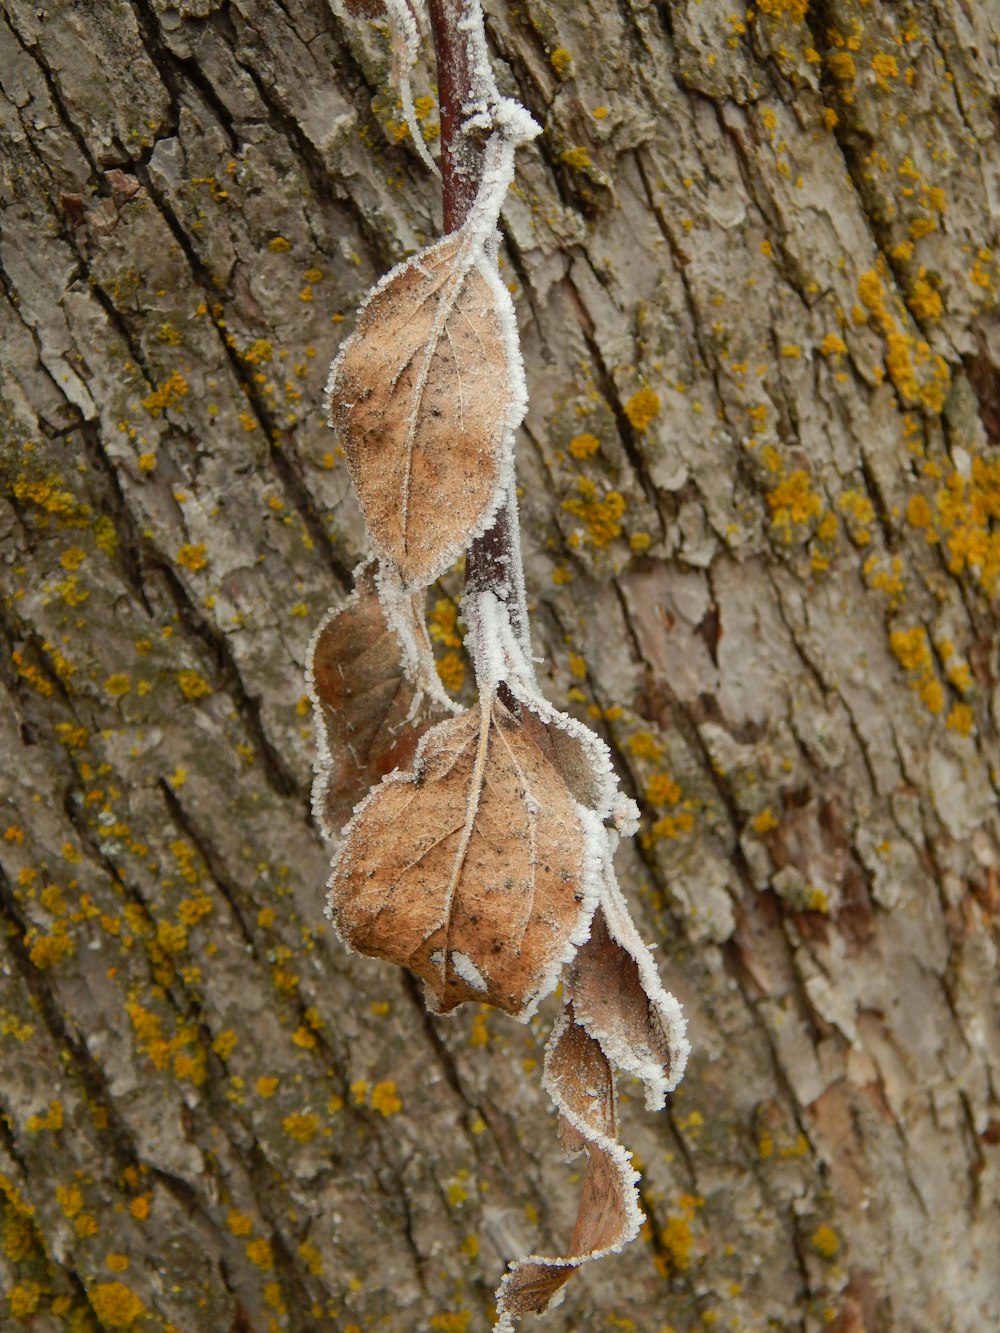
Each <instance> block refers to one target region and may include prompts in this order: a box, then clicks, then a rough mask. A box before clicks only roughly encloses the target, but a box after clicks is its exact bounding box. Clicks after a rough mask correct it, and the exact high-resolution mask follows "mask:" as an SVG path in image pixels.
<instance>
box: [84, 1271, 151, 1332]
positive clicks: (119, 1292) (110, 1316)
mask: <svg viewBox="0 0 1000 1333" xmlns="http://www.w3.org/2000/svg"><path fill="white" fill-rule="evenodd" d="M89 1295H90V1303H91V1305H92V1306H93V1309H94V1313H95V1314H96V1315H97V1317H98V1319H99V1320H100V1321H101V1323H102V1324H103V1325H104V1327H105V1328H131V1327H132V1325H133V1324H134V1323H135V1321H136V1320H137V1319H138V1318H139V1316H140V1315H141V1314H143V1313H144V1311H145V1306H144V1305H143V1303H142V1301H141V1300H140V1299H139V1297H138V1296H137V1295H136V1294H135V1292H134V1291H132V1290H130V1289H129V1288H128V1287H126V1286H125V1284H124V1283H123V1282H99V1283H98V1284H97V1286H96V1287H94V1288H93V1290H92V1291H91V1292H90V1293H89Z"/></svg>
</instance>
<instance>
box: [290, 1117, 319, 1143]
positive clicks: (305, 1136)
mask: <svg viewBox="0 0 1000 1333" xmlns="http://www.w3.org/2000/svg"><path fill="white" fill-rule="evenodd" d="M281 1128H282V1129H283V1130H284V1131H285V1133H286V1134H287V1135H288V1137H289V1138H290V1139H295V1141H296V1142H297V1143H311V1142H312V1141H313V1139H314V1138H315V1137H316V1134H317V1133H318V1131H319V1116H318V1115H316V1114H315V1113H314V1112H312V1111H306V1112H293V1113H292V1114H291V1115H286V1116H285V1118H284V1119H283V1120H282V1122H281Z"/></svg>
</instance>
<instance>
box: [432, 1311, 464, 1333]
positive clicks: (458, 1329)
mask: <svg viewBox="0 0 1000 1333" xmlns="http://www.w3.org/2000/svg"><path fill="white" fill-rule="evenodd" d="M471 1322H472V1315H471V1314H470V1313H469V1312H468V1310H459V1311H456V1312H455V1313H453V1314H436V1315H432V1316H431V1328H432V1329H434V1330H436V1333H467V1330H468V1328H469V1325H470V1323H471Z"/></svg>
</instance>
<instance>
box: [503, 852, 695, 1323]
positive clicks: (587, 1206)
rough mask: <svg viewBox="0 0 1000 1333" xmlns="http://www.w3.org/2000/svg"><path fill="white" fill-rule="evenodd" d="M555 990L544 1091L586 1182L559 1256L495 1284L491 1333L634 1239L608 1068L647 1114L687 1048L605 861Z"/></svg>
mask: <svg viewBox="0 0 1000 1333" xmlns="http://www.w3.org/2000/svg"><path fill="white" fill-rule="evenodd" d="M564 982H565V984H564V995H565V1000H566V1005H565V1008H564V1010H563V1013H562V1015H561V1016H560V1018H559V1020H558V1022H557V1023H556V1026H555V1027H554V1028H553V1031H552V1036H551V1037H550V1039H549V1045H548V1048H547V1050H546V1056H545V1078H544V1083H545V1086H546V1088H547V1089H548V1092H549V1094H550V1096H551V1097H552V1100H553V1101H554V1102H555V1105H556V1109H557V1110H558V1111H559V1115H560V1121H559V1132H560V1138H561V1139H562V1143H563V1147H564V1148H565V1149H566V1150H567V1152H569V1153H570V1154H571V1155H572V1154H575V1153H577V1152H580V1151H582V1150H586V1152H587V1154H588V1159H589V1160H588V1164H587V1174H586V1177H585V1179H584V1183H583V1194H582V1196H581V1199H580V1206H579V1210H578V1213H577V1220H576V1226H575V1228H574V1230H573V1235H572V1238H571V1240H570V1244H569V1249H568V1253H567V1254H566V1255H562V1256H558V1257H556V1258H548V1257H546V1256H544V1255H537V1254H533V1255H529V1256H528V1258H526V1259H519V1260H518V1261H517V1262H516V1263H514V1264H512V1265H511V1270H510V1272H509V1273H507V1274H506V1276H505V1277H504V1279H503V1281H502V1282H501V1284H500V1288H499V1290H498V1292H497V1313H498V1315H499V1316H500V1321H499V1323H498V1325H497V1328H498V1330H499V1333H510V1330H511V1329H512V1328H513V1320H514V1319H515V1318H517V1317H518V1316H520V1315H523V1314H529V1313H534V1314H541V1313H542V1312H543V1311H544V1310H547V1309H548V1308H549V1307H550V1306H551V1305H552V1304H553V1299H554V1298H555V1297H556V1295H557V1293H558V1292H560V1290H561V1288H562V1287H563V1285H564V1284H565V1283H566V1281H567V1280H568V1278H569V1277H570V1276H571V1274H572V1273H573V1270H574V1269H575V1268H578V1267H579V1266H580V1264H582V1263H587V1262H589V1261H590V1260H591V1259H599V1258H601V1257H602V1256H603V1255H606V1254H608V1253H610V1252H612V1251H616V1250H619V1249H621V1247H622V1246H623V1245H625V1244H626V1243H627V1242H628V1241H630V1240H632V1239H633V1238H634V1237H635V1236H636V1235H637V1234H638V1230H639V1227H640V1225H641V1223H642V1213H641V1212H640V1210H639V1205H638V1194H637V1191H636V1188H635V1184H636V1181H637V1180H638V1176H637V1175H636V1173H635V1172H634V1171H633V1170H632V1167H631V1165H630V1157H629V1154H628V1153H627V1152H626V1151H625V1149H624V1148H622V1146H621V1145H620V1144H619V1143H618V1142H617V1141H616V1138H617V1124H616V1118H615V1092H614V1070H615V1067H616V1066H617V1067H618V1068H619V1069H623V1070H626V1071H627V1072H629V1073H633V1074H636V1075H638V1076H639V1077H640V1078H641V1079H643V1081H644V1082H645V1084H646V1103H647V1106H649V1107H650V1108H651V1109H655V1108H656V1107H659V1106H662V1105H663V1099H664V1095H665V1093H666V1092H668V1091H670V1090H671V1089H673V1088H674V1087H676V1085H677V1083H678V1082H679V1080H680V1078H681V1075H682V1074H683V1073H684V1066H685V1064H686V1063H687V1057H688V1051H689V1049H690V1048H689V1045H688V1041H687V1037H686V1036H685V1023H684V1018H683V1015H682V1014H681V1010H680V1006H679V1005H678V1003H677V1001H676V1000H675V999H674V997H673V996H672V995H670V994H668V993H667V992H666V991H665V990H664V989H663V987H662V985H661V984H660V979H659V975H658V974H657V970H656V965H655V963H654V962H653V959H652V956H651V955H650V952H649V950H648V949H647V948H646V946H645V945H644V944H643V943H642V940H641V939H640V937H639V933H638V931H637V930H636V928H635V925H634V924H633V922H632V919H631V917H630V916H629V912H628V907H627V905H626V903H625V900H624V898H623V897H622V894H621V890H620V889H619V888H618V884H617V882H616V880H615V878H614V873H613V871H612V869H611V866H610V860H609V861H608V862H607V863H606V864H605V867H604V882H603V884H602V888H601V901H600V904H599V906H598V907H597V910H596V911H595V913H594V918H593V921H592V923H591V930H590V938H589V939H588V940H587V941H586V943H584V944H582V945H581V946H580V948H579V949H578V950H577V952H576V954H575V955H574V957H573V961H572V963H570V964H569V965H568V966H567V968H566V970H565V974H564Z"/></svg>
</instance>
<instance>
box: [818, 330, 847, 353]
mask: <svg viewBox="0 0 1000 1333" xmlns="http://www.w3.org/2000/svg"><path fill="white" fill-rule="evenodd" d="M819 350H820V352H821V353H822V354H823V356H846V355H847V343H845V342H844V340H843V338H841V337H840V336H839V335H838V334H836V333H828V334H827V335H826V337H825V338H824V339H823V341H822V342H821V343H820V345H819Z"/></svg>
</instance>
